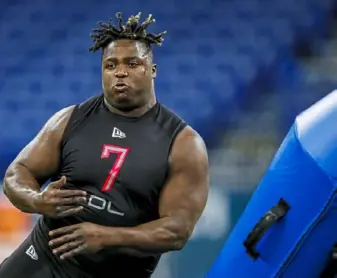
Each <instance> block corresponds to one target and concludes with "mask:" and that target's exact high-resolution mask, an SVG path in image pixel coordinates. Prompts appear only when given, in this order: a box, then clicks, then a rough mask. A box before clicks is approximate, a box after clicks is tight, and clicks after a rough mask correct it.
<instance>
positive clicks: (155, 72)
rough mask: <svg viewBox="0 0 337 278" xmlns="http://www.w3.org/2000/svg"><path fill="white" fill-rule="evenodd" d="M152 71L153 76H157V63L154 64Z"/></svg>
mask: <svg viewBox="0 0 337 278" xmlns="http://www.w3.org/2000/svg"><path fill="white" fill-rule="evenodd" d="M151 73H152V78H156V77H157V65H156V64H153V65H152V69H151Z"/></svg>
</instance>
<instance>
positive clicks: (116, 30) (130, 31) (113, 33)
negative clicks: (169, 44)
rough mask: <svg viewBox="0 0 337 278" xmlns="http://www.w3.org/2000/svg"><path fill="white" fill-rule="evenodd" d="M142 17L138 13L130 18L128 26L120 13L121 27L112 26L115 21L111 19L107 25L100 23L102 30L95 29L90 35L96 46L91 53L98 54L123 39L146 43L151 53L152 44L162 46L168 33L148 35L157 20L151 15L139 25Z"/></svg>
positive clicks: (117, 15) (117, 14)
mask: <svg viewBox="0 0 337 278" xmlns="http://www.w3.org/2000/svg"><path fill="white" fill-rule="evenodd" d="M140 16H141V13H138V14H137V15H136V16H130V17H129V18H128V20H127V22H126V24H123V18H122V13H121V12H118V13H116V18H117V20H118V23H119V24H118V25H119V26H116V25H113V24H112V21H113V19H110V20H109V22H107V23H106V22H101V21H100V22H98V25H99V26H100V27H101V28H99V29H94V30H93V31H92V33H91V34H90V36H91V38H92V40H93V42H94V45H93V46H91V47H90V48H89V51H90V52H96V51H97V50H99V49H104V48H105V47H107V46H108V44H109V43H111V42H112V41H116V40H121V39H130V40H136V41H142V42H145V43H146V44H147V45H148V47H149V51H150V50H151V45H152V44H155V45H157V46H161V44H162V42H163V41H164V38H163V36H164V35H165V34H166V31H164V32H162V33H159V34H152V33H148V32H147V31H146V28H147V27H148V26H149V25H150V24H151V23H153V22H155V21H156V20H155V19H154V18H152V15H151V14H150V15H149V16H148V18H147V19H146V20H145V21H144V22H143V23H141V24H139V19H140Z"/></svg>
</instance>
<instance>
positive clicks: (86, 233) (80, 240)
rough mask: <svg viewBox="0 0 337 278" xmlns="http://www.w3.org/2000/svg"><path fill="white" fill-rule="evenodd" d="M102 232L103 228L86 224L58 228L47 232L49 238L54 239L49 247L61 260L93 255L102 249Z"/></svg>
mask: <svg viewBox="0 0 337 278" xmlns="http://www.w3.org/2000/svg"><path fill="white" fill-rule="evenodd" d="M103 232H104V227H103V226H99V225H96V224H92V223H87V222H85V223H81V224H76V225H71V226H67V227H63V228H59V229H57V230H53V231H51V232H49V236H50V237H52V238H54V239H52V240H51V241H50V242H49V246H51V247H52V249H53V253H54V254H55V255H59V256H60V258H61V260H64V259H66V258H70V257H73V256H75V255H77V254H80V253H87V252H90V253H95V252H98V251H99V250H101V249H102V248H103V246H102V236H103Z"/></svg>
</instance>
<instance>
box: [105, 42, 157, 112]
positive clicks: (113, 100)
mask: <svg viewBox="0 0 337 278" xmlns="http://www.w3.org/2000/svg"><path fill="white" fill-rule="evenodd" d="M149 55H150V54H149V48H148V46H147V45H146V44H145V43H143V42H140V41H134V40H118V41H114V42H112V43H110V44H109V45H108V46H107V47H106V48H105V49H104V51H103V56H102V86H103V92H104V96H105V98H106V100H107V101H108V103H109V104H110V105H112V106H113V107H115V108H117V109H119V110H122V111H123V110H124V111H130V110H133V109H136V108H138V107H141V106H143V105H145V104H146V103H147V101H148V98H149V96H150V95H151V91H152V86H153V79H154V78H155V76H156V66H155V65H154V64H152V59H151V58H150V57H149Z"/></svg>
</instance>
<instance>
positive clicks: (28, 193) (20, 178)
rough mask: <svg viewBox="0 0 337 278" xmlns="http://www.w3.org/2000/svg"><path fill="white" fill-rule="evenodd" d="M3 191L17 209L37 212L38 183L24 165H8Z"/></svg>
mask: <svg viewBox="0 0 337 278" xmlns="http://www.w3.org/2000/svg"><path fill="white" fill-rule="evenodd" d="M4 193H5V195H6V196H7V197H8V199H9V200H10V201H11V203H12V204H13V205H14V206H15V207H16V208H18V209H19V210H21V211H23V212H26V213H37V210H36V207H35V201H36V199H37V196H38V194H39V193H40V184H39V183H38V182H37V180H36V179H35V178H34V177H33V176H32V174H31V173H30V172H29V170H28V169H27V168H26V167H24V166H22V165H19V164H15V165H11V166H10V168H9V169H8V170H7V172H6V175H5V179H4Z"/></svg>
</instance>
